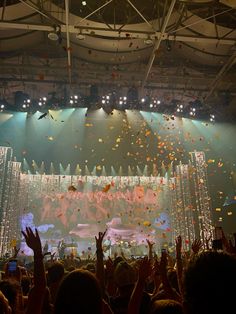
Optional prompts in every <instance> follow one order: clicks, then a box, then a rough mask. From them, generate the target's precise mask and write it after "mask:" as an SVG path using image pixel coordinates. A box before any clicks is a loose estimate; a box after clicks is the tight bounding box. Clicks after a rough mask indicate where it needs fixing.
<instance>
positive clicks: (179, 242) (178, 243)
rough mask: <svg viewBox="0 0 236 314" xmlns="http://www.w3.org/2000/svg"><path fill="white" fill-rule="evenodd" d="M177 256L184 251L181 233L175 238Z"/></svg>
mask: <svg viewBox="0 0 236 314" xmlns="http://www.w3.org/2000/svg"><path fill="white" fill-rule="evenodd" d="M175 249H176V257H179V256H181V251H182V237H181V236H180V235H179V236H178V237H177V238H176V240H175Z"/></svg>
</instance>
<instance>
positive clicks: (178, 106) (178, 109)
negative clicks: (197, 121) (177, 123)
mask: <svg viewBox="0 0 236 314" xmlns="http://www.w3.org/2000/svg"><path fill="white" fill-rule="evenodd" d="M176 111H177V112H178V113H181V112H183V111H184V106H183V105H182V104H177V110H176Z"/></svg>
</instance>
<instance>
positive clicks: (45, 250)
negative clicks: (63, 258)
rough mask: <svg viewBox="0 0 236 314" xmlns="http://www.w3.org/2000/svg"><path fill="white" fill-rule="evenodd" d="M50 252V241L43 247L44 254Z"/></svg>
mask: <svg viewBox="0 0 236 314" xmlns="http://www.w3.org/2000/svg"><path fill="white" fill-rule="evenodd" d="M47 252H48V241H46V242H45V244H44V247H43V254H46V253H47Z"/></svg>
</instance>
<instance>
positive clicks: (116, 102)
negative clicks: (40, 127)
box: [0, 94, 215, 122]
mask: <svg viewBox="0 0 236 314" xmlns="http://www.w3.org/2000/svg"><path fill="white" fill-rule="evenodd" d="M60 103H63V105H60ZM99 103H100V104H99ZM96 105H97V107H99V106H100V107H102V108H103V109H106V108H109V109H111V110H113V109H117V110H125V109H137V110H150V111H152V110H154V111H158V112H160V113H166V114H176V115H183V116H185V117H186V115H187V116H188V117H189V118H194V117H196V118H198V117H199V114H198V110H197V109H196V108H195V107H192V106H191V107H190V108H189V106H187V107H186V106H184V105H183V104H179V103H177V104H175V105H174V106H171V108H169V109H170V110H169V112H167V111H166V110H165V109H166V106H165V105H163V104H162V102H161V100H160V99H157V98H141V100H140V102H136V103H135V105H134V102H131V103H130V101H129V100H128V98H127V97H126V96H120V97H119V98H118V99H114V97H113V95H112V94H111V95H104V96H102V97H101V99H100V101H98V102H97V104H96ZM68 107H69V108H70V107H89V106H88V105H86V106H85V105H84V103H83V100H82V99H81V98H80V97H79V96H78V95H72V96H70V98H69V100H68V101H67V102H66V103H65V101H64V100H61V101H60V100H57V101H56V102H53V101H52V99H50V98H48V97H46V96H44V97H40V98H39V99H38V100H34V101H32V100H31V99H30V98H27V99H25V100H24V101H23V103H22V104H20V108H19V110H20V111H31V109H33V108H34V109H37V110H38V109H39V108H42V109H43V108H45V109H61V108H68ZM93 108H94V107H93ZM7 109H9V108H8V106H7V105H6V104H4V103H3V102H1V101H0V112H3V111H4V110H7ZM11 109H12V108H11ZM14 109H16V107H14ZM42 109H41V110H42ZM205 119H207V117H205ZM208 119H209V120H210V122H215V115H214V114H210V115H209V114H208Z"/></svg>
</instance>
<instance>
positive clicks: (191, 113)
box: [189, 108, 196, 117]
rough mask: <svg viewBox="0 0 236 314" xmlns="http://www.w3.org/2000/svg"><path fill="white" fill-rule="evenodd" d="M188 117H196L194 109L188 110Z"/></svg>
mask: <svg viewBox="0 0 236 314" xmlns="http://www.w3.org/2000/svg"><path fill="white" fill-rule="evenodd" d="M189 115H190V116H191V117H195V115H196V108H190V111H189Z"/></svg>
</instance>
